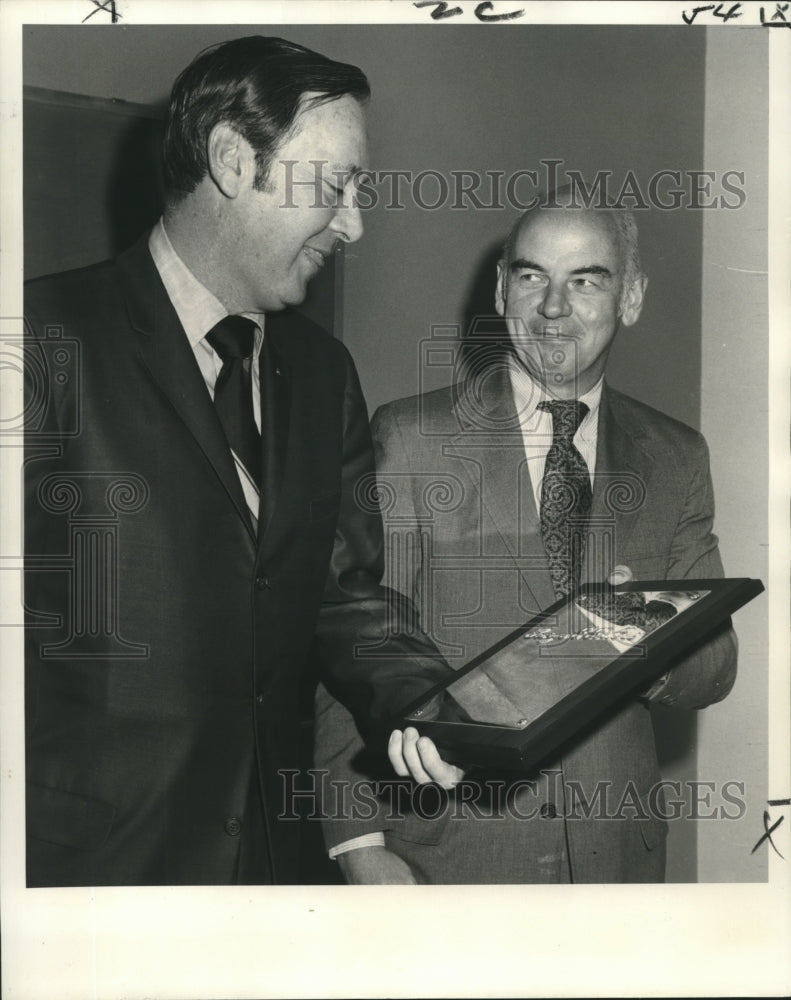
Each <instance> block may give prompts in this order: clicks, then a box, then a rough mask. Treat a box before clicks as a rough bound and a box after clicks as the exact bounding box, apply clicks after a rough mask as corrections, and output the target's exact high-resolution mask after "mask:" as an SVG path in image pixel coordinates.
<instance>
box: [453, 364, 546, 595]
mask: <svg viewBox="0 0 791 1000" xmlns="http://www.w3.org/2000/svg"><path fill="white" fill-rule="evenodd" d="M454 410H455V414H456V419H457V421H458V423H459V426H460V427H461V428H462V433H461V434H459V435H458V436H457V437H455V438H452V439H451V440H450V442H449V447H450V449H451V451H450V454H452V455H454V456H456V457H459V458H464V459H466V461H464V462H463V468H464V471H465V475H466V477H467V481H468V483H469V485H470V487H471V489H472V490H473V491H474V495H475V496H477V497H479V498H480V504H481V510H482V512H485V513H486V514H487V515H488V517H489V519H490V521H491V523H492V524H493V525H494V527H495V529H496V530H497V533H498V535H499V536H500V538H501V539H502V542H503V545H504V546H505V548H506V550H507V552H508V554H509V556H510V557H511V558H512V559H513V561H514V562H515V564H516V566H517V567H518V569H519V573H520V576H521V579H522V581H523V583H524V586H525V589H526V591H527V593H528V595H529V596H530V598H531V599H532V602H533V603H534V605H535V606H536V607H538V608H546V607H548V606H549V605H550V604H552V603H553V601H554V600H555V595H554V591H553V589H552V583H551V580H550V577H549V572H548V569H547V561H546V554H545V552H544V546H543V542H542V540H541V532H540V527H539V521H538V512H537V510H536V504H535V498H534V496H533V489H532V484H531V482H530V475H529V473H528V469H527V461H526V458H525V451H524V440H523V437H522V429H521V426H520V424H519V419H518V417H517V413H516V409H515V407H514V402H513V395H512V391H511V385H510V380H509V378H508V373H507V371H506V369H505V367H504V366H501V367H498V368H497V369H496V370H495V371H494V372H493V373H491V374H490V375H489V376H488V378H487V379H486V384H485V385H483V384H477V383H476V382H474V381H471V382H468V383H464V384H463V385H462V387H461V389H460V393H459V397H458V399H457V401H456V403H455V404H454ZM483 534H484V532H482V535H483ZM481 554H482V555H483V556H486V555H488V554H489V553H486V552H482V553H481Z"/></svg>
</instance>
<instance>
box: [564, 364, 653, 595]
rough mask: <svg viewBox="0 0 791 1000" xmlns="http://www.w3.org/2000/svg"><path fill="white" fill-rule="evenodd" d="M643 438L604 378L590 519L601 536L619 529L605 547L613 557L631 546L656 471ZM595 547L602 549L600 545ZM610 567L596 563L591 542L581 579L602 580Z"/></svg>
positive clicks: (598, 535)
mask: <svg viewBox="0 0 791 1000" xmlns="http://www.w3.org/2000/svg"><path fill="white" fill-rule="evenodd" d="M644 438H645V435H644V433H643V429H642V427H640V426H639V425H635V424H634V421H633V420H631V421H629V420H628V419H627V417H626V414H625V413H624V412H623V408H622V406H621V405H620V403H619V397H618V394H617V393H615V392H614V391H613V390H612V389H610V388H609V386H608V385H607V383H606V382H605V384H604V388H603V390H602V397H601V404H600V409H599V425H598V439H597V445H596V476H595V479H594V487H593V506H592V509H591V524H592V527H593V532H594V535H595V536H597V537H598V538H600V537H601V535H602V533H612V532H614V533H615V534H614V542H615V545H614V546H610V545H608V546H607V548H608V550H610V551H611V552H613V553H614V557H617V554H618V553H620V554H623V553H625V552H626V551H627V549H628V544H629V539H630V537H631V534H632V532H633V530H634V526H635V524H636V523H637V520H638V518H639V516H640V511H641V509H642V507H643V498H644V496H645V490H646V486H647V483H648V481H649V479H650V477H651V473H652V470H653V464H654V463H653V459H652V458H651V456H650V454H649V453H648V452H647V451H646V450H645V448H644V447H643V441H644ZM597 549H599V551H602V549H601V546H597ZM589 557H590V558H589ZM611 569H612V566H610V565H609V564H608V565H605V566H604V567H602V566H600V565H598V564H597V561H596V560H594V558H593V554H592V553H591V552H590V547H589V549H588V552H587V553H586V565H585V567H584V568H583V574H582V575H583V579H584V580H585V579H588V580H594V579H596V580H600V579H601V578H602V572H604V575H605V576H606V574H607V573H609V572H610V570H611Z"/></svg>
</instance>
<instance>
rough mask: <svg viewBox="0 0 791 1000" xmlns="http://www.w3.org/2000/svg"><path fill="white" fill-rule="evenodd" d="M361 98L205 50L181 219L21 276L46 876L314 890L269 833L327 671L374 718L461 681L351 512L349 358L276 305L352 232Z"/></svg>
mask: <svg viewBox="0 0 791 1000" xmlns="http://www.w3.org/2000/svg"><path fill="white" fill-rule="evenodd" d="M367 96H368V84H367V82H366V79H365V77H364V76H363V74H362V73H361V71H360V70H358V69H357V68H356V67H353V66H347V65H344V64H341V63H337V62H333V61H332V60H330V59H327V58H325V57H324V56H321V55H319V54H317V53H315V52H311V51H309V50H307V49H305V48H302V47H301V46H298V45H293V44H291V43H289V42H285V41H283V40H281V39H277V38H263V37H254V38H243V39H239V40H237V41H232V42H229V43H227V44H224V45H220V46H218V47H215V48H213V49H211V50H209V51H207V52H205V53H203V54H202V55H200V56H199V57H198V58H197V59H196V60H195V62H194V63H193V64H192V65H191V66H189V67H188V68H187V69H186V70H185V71H184V72H183V73H182V75H181V76H180V77H179V79H178V81H177V83H176V85H175V87H174V90H173V99H172V102H171V106H170V110H169V114H168V121H167V130H166V138H165V143H164V168H165V169H164V176H165V180H166V186H167V198H166V204H165V209H164V214H163V218H162V219H161V220H160V221H159V222H158V223H157V225H156V226H155V227H154V229H153V231H152V232H151V233H146V234H145V235H144V236H143V238H141V239H140V240H139V242H138V243H137V244H136V245H135V246H133V247H132V248H131V249H130V250H128V251H127V252H126V253H124V254H122V255H121V256H120V257H119V258H118V259H117V260H114V261H109V262H105V263H102V264H97V265H94V266H93V267H89V268H85V269H82V270H80V271H75V272H70V273H65V274H59V275H54V276H51V277H47V278H42V279H40V280H36V281H33V282H31V283H29V285H28V287H27V290H26V319H27V324H28V333H29V337H28V369H27V372H28V375H29V377H30V380H31V385H32V384H33V382H35V381H36V375H37V374H41V373H44V377H43V379H39V381H38V383H37V386H38V389H39V391H40V393H41V394H40V395H39V396H37V397H35V398H34V399H33V400H32V403H35V405H31V406H30V408H29V410H28V412H29V413H30V414H31V422H30V425H29V428H28V430H29V436H28V440H27V445H26V449H27V451H26V491H27V499H26V555H27V569H28V573H27V585H26V593H25V599H26V607H27V609H28V614H29V619H28V629H27V653H26V700H27V722H26V768H27V774H26V777H27V834H28V839H27V880H28V883H27V884H28V885H29V886H57V885H72V886H76V885H146V884H157V885H158V884H220V883H233V882H242V883H272V882H291V881H295V880H297V879H298V878H299V870H298V861H299V830H298V829H297V828H296V824H295V823H294V822H290V823H289V822H287V821H283V820H279V818H278V817H279V814H280V813H281V812H282V811H283V806H284V803H283V790H284V785H283V780H282V775H281V772H282V771H283V770H284V769H287V770H288V769H295V768H297V767H298V766H299V756H298V735H299V697H300V696H299V690H300V680H301V678H302V676H303V674H304V672H305V664H306V662H307V661H308V659H309V657H310V656H314V657H315V659H316V661H317V662H318V664H319V668H320V671H321V676H323V677H324V679H325V681H326V683H327V684H328V686H329V687H330V688H331V689H332V690H333V691H335V692H336V693H337V694H338V696H339V697H341V698H343V699H344V700H345V701H346V703H347V704H349V706H350V708H351V710H352V711H354V712H355V715H356V717H357V719H358V721H359V724H360V726H361V727H363V728H365V727H366V725H368V726H370V727H371V728H372V730H373V729H375V723H376V720H377V719H378V718H380V717H382V716H384V715H386V714H387V713H388V709H389V708H391V707H392V705H391V702H392V700H393V699H394V698H398V699H399V700H400V699H401V698H404V697H406V696H408V693H409V691H410V690H413V691H415V692H418V691H419V690H422V689H423V687H424V686H425V685H427V684H429V683H431V682H433V681H434V680H436V678H437V676H439V675H440V674H441V673H442V672H443V670H444V669H446V668H444V667H443V665H442V663H441V661H439V660H438V659H437V658H436V655H435V652H434V650H433V649H432V647H431V646H430V645H428V644H426V643H424V642H422V641H421V640H419V639H416V638H414V637H413V638H410V637H409V636H408V635H407V634H406V631H407V630H406V629H404V628H403V627H402V626H403V623H404V622H405V621H406V620H407V619H408V616H409V608H408V606H407V602H405V601H403V599H402V598H399V597H398V596H397V595H393V594H391V593H389V592H388V591H386V590H385V589H384V588H382V587H380V586H379V581H380V578H381V573H382V539H381V522H380V520H379V518H378V517H377V516H375V515H374V514H372V513H370V512H369V513H366V512H363V511H360V510H359V509H357V508H356V507H355V505H354V503H353V488H354V484H355V483H356V482H357V481H358V479H359V478H360V477H361V476H365V475H367V474H369V473H370V471H371V470H372V468H373V465H372V461H373V456H372V447H371V440H370V433H369V429H368V421H367V415H366V409H365V404H364V401H363V399H362V396H361V392H360V388H359V384H358V381H357V376H356V374H355V370H354V367H353V364H352V361H351V359H350V358H349V356H348V354H347V352H346V351H345V349H344V348H343V346H342V345H341V344H340V343H338V342H337V341H334V340H332V338H330V337H329V336H328V335H327V334H325V333H324V331H322V330H320V329H319V328H318V327H316V326H314V325H313V324H312V323H310V322H309V321H307V320H306V319H304V318H301V317H300V316H299V315H297V314H295V313H293V312H291V311H289V310H288V308H287V307H288V306H291V305H294V304H297V303H300V302H301V301H302V300H303V299H304V297H305V294H306V289H307V284H308V282H309V280H310V279H311V278H313V277H314V276H315V275H316V274H317V273H318V271H319V270H320V269H321V268H322V267H323V265H324V264H325V262H326V261H327V259H328V258H329V257H330V255H331V254H332V252H333V249H334V247H335V245H336V243H337V242H338V241H342V242H348V243H351V242H354V241H355V240H357V239H359V238H360V236H361V234H362V224H361V218H360V214H359V210H358V208H357V207H356V205H355V202H354V197H353V189H354V182H355V177H356V176H357V173H358V171H359V170H360V168H361V166H362V165H363V164H364V162H365V158H366V155H367V153H366V137H365V123H364V111H363V102H364V100H365V99H366V98H367ZM317 164H319V165H321V167H322V170H319V171H317V169H316V165H317ZM325 166H326V172H325V171H324V170H323V168H324V167H325ZM297 179H299V180H301V181H302V182H303V183H299V184H298V183H296V182H295V181H296V180H297ZM292 181H293V182H294V183H292ZM48 340H51V341H52V344H55V346H56V347H57V346H58V344H59V343H60V344H63V345H65V344H67V343H69V344H71V345H72V346H73V350H72V352H71V361H70V360H69V352H68V351H66V350H60V351H57V350H56V351H55V352H54V354H53V353H52V352H49V353H48V350H47V349H48V347H50V346H52V344H48V343H47V341H48ZM48 359H51V360H52V368H51V369H48V368H47V360H48ZM56 369H57V370H56ZM69 415H76V416H75V418H74V421H71V420H70V417H69ZM34 418H35V419H34ZM75 421H76V422H75ZM34 423H35V426H33V424H34ZM64 568H65V569H66V570H67V572H58V570H59V569H60V570H62V569H64ZM366 641H367V642H369V643H370V642H379V645H380V647H381V646H382V644H384V649H385V651H386V652H388V653H389V656H388V657H387V658H385V659H381V658H380V659H376V660H368V659H366V658H365V657H364V655H361V654H360V653H359V651H358V650H357V649H356V647H357V646H358V645H359V644H363V645H364V643H365V642H366Z"/></svg>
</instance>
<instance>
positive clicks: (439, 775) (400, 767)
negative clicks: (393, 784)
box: [387, 727, 464, 790]
mask: <svg viewBox="0 0 791 1000" xmlns="http://www.w3.org/2000/svg"><path fill="white" fill-rule="evenodd" d="M387 756H388V757H389V758H390V763H391V764H392V765H393V769H394V770H395V773H396V774H397V775H398V776H399V777H401V778H406V777H408V776H411V777H412V778H414V779H415V781H416V782H417V783H418V784H419V785H426V784H429V783H430V782H434V783H435V784H437V785H440V786H441V787H442V788H444V789H446V790H450V789H451V788H454V787H455V786H456V785H457V784H458V783H459V782H460V781H461V779H462V778H463V777H464V771H463V770H462V769H461V768H460V767H456V765H455V764H448V763H447V762H446V761H444V760H443V759H442V758H441V757H440V755H439V751H438V750H437V748H436V747H435V746H434V743H433V741H432V740H430V739H429V737H428V736H421V735H420V734H419V733H418V731H417V729H413V728H411V727H410V728H409V729H405V730H404V731H403V733H402V732H401V730H400V729H394V730H393V732H392V733H391V734H390V742H389V743H388V745H387Z"/></svg>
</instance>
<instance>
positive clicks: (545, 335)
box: [530, 323, 574, 340]
mask: <svg viewBox="0 0 791 1000" xmlns="http://www.w3.org/2000/svg"><path fill="white" fill-rule="evenodd" d="M573 335H574V334H573V332H572V331H571V330H568V329H566V330H564V329H563V328H562V327H560V326H553V325H552V324H550V323H547V324H545V325H544V326H534V327H530V336H531V337H533V338H534V339H535V340H544V339H548V340H549V339H558V338H559V337H572V336H573Z"/></svg>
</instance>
